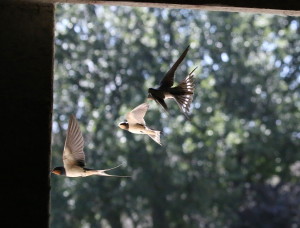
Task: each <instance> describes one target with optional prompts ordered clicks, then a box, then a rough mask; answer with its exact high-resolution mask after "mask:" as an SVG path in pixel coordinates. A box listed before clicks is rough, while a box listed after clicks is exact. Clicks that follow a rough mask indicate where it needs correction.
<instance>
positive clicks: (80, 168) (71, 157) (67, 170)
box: [51, 115, 129, 177]
mask: <svg viewBox="0 0 300 228" xmlns="http://www.w3.org/2000/svg"><path fill="white" fill-rule="evenodd" d="M83 146H84V141H83V137H82V133H81V130H80V128H79V124H78V122H77V120H76V118H75V116H73V115H71V118H70V120H69V125H68V131H67V137H66V141H65V147H64V152H63V163H64V166H63V167H62V166H61V167H55V168H54V169H53V170H52V171H51V172H52V173H54V174H56V175H64V176H67V177H87V176H92V175H98V176H110V177H129V176H117V175H110V174H107V173H106V171H108V170H112V169H115V168H118V167H119V166H121V165H118V166H116V167H114V168H110V169H103V170H96V169H88V168H85V154H84V152H83Z"/></svg>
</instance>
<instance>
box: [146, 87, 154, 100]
mask: <svg viewBox="0 0 300 228" xmlns="http://www.w3.org/2000/svg"><path fill="white" fill-rule="evenodd" d="M152 91H153V89H152V88H149V89H148V97H147V98H148V99H149V100H153V96H152Z"/></svg>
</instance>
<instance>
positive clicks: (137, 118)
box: [119, 103, 161, 145]
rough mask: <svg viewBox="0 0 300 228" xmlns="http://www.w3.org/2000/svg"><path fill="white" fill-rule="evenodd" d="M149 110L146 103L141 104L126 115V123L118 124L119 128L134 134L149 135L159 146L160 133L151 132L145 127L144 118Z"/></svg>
mask: <svg viewBox="0 0 300 228" xmlns="http://www.w3.org/2000/svg"><path fill="white" fill-rule="evenodd" d="M148 108H149V105H148V104H147V103H143V104H141V105H139V106H137V107H136V108H134V109H133V110H132V111H131V112H129V113H127V115H126V120H127V121H126V122H121V123H119V127H120V128H121V129H123V130H127V131H129V132H131V133H134V134H146V135H149V136H150V138H152V139H153V140H154V141H155V142H157V143H158V144H159V145H161V142H160V131H156V130H152V129H150V128H148V127H147V126H146V122H145V120H144V116H145V114H146V112H147V110H148Z"/></svg>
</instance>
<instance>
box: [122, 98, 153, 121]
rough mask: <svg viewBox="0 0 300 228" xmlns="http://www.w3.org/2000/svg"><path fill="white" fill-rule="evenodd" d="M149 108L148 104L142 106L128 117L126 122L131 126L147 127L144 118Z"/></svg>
mask: <svg viewBox="0 0 300 228" xmlns="http://www.w3.org/2000/svg"><path fill="white" fill-rule="evenodd" d="M148 108H149V105H148V104H147V103H143V104H140V105H139V106H137V107H136V108H134V109H133V110H132V111H131V112H129V113H128V114H127V115H126V120H127V122H128V123H129V124H137V123H138V124H142V125H146V123H145V120H144V116H145V114H146V112H147V110H148Z"/></svg>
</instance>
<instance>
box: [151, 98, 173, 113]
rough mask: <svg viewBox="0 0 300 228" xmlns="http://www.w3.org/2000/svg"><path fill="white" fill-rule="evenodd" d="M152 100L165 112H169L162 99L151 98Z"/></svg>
mask: <svg viewBox="0 0 300 228" xmlns="http://www.w3.org/2000/svg"><path fill="white" fill-rule="evenodd" d="M153 98H154V100H155V101H156V103H158V104H160V105H161V106H162V107H163V108H164V110H165V111H166V112H169V109H168V106H167V104H166V102H165V101H164V99H162V98H160V97H153Z"/></svg>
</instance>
